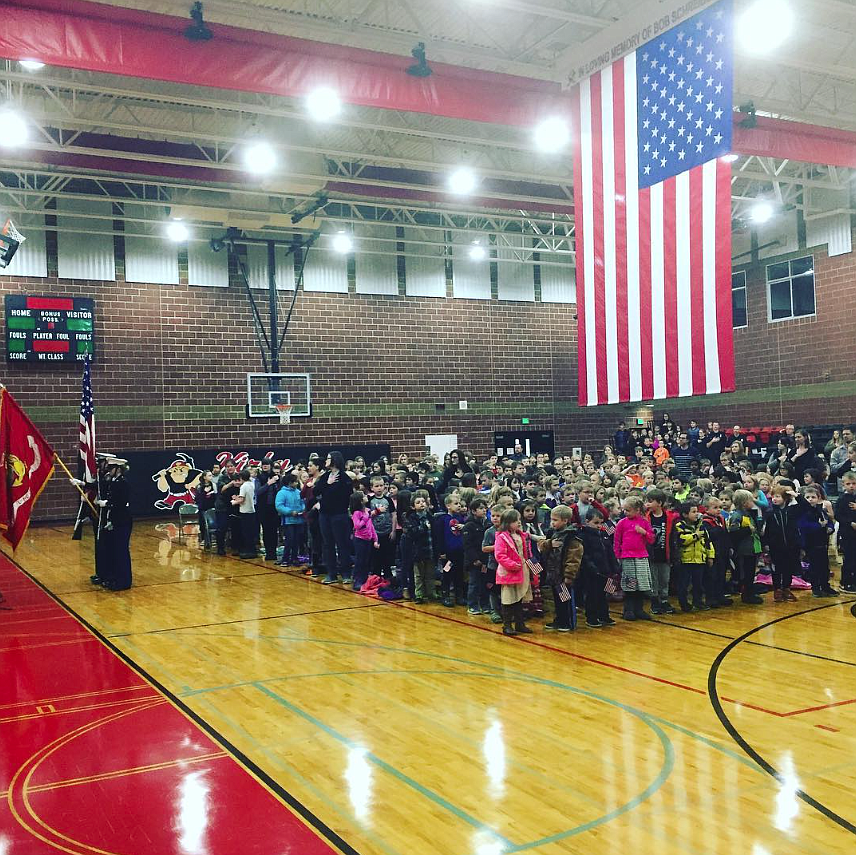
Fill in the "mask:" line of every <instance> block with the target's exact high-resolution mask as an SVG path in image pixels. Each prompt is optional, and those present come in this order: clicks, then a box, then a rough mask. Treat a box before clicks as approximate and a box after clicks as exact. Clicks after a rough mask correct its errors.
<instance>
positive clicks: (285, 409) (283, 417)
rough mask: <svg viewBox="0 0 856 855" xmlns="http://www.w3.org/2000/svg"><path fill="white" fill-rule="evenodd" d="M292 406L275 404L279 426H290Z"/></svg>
mask: <svg viewBox="0 0 856 855" xmlns="http://www.w3.org/2000/svg"><path fill="white" fill-rule="evenodd" d="M291 410H292V404H277V405H276V411H277V412H278V413H279V423H280V424H281V425H290V424H291Z"/></svg>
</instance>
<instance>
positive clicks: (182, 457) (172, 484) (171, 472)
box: [152, 454, 202, 511]
mask: <svg viewBox="0 0 856 855" xmlns="http://www.w3.org/2000/svg"><path fill="white" fill-rule="evenodd" d="M201 477H202V470H201V469H197V468H196V467H195V465H194V463H193V458H192V457H190V456H188V455H187V454H178V455H176V459H175V460H173V462H172V463H170V465H169V466H167V467H166V469H161V470H160V472H155V474H154V475H152V481H154V482H155V483H156V484H157V485H158V490H160V491H161V492H162V493H165V494H166V495H165V496H164V497H163V498H162V499H160V500H158V501H157V502H155V507H156V508H158V509H159V510H161V511H171V510H174V509H175V508H179V507H181V506H182V505H192V504H193V503H194V498H193V491H194V490H195V489H196V487H197V486H199V479H200V478H201Z"/></svg>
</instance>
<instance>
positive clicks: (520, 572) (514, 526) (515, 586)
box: [493, 508, 532, 635]
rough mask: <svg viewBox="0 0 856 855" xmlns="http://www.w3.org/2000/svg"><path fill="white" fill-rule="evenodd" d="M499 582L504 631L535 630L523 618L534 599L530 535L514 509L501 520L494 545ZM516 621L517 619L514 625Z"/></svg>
mask: <svg viewBox="0 0 856 855" xmlns="http://www.w3.org/2000/svg"><path fill="white" fill-rule="evenodd" d="M493 555H494V558H495V559H496V584H497V585H499V586H501V591H502V593H501V602H502V632H503V634H504V635H517V634H518V633H530V632H532V630H531V629H529V627H528V626H526V623H525V622H524V619H523V603H524V602H529V601H530V600H531V599H532V587H531V582H530V578H529V559H530V558H531V557H532V552H531V546H530V544H529V535H528V534H527V533H526V532H525V531H522V530H521V527H520V514H519V513H518V512H517V511H515V510H514V509H513V508H511V509H510V510H507V511H505V512H504V513H503V514H502V516H501V517H500V519H499V526H498V527H497V533H496V546H495V548H494V553H493ZM512 621H513V622H514V623H513V625H512Z"/></svg>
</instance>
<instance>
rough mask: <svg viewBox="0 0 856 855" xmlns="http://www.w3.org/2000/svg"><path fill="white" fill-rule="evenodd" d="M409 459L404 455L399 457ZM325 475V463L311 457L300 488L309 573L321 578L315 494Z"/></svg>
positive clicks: (319, 538)
mask: <svg viewBox="0 0 856 855" xmlns="http://www.w3.org/2000/svg"><path fill="white" fill-rule="evenodd" d="M401 457H405V458H406V457H407V455H406V454H402V455H400V457H399V460H400V459H401ZM323 474H324V461H323V460H322V459H321V458H320V457H310V458H309V462H308V463H307V464H306V475H307V478H306V480H305V481H304V482H303V486H302V487H301V488H300V498H301V499H303V504H304V505H305V506H306V511H305V514H304V516H305V517H306V527H307V530H308V532H309V572H310V573H311V574H312V575H313V576H321V575H323V573H324V558H323V543H324V541H323V539H322V537H321V522H320V519H319V510H320V503H319V501H318V496H317V495H316V494H315V483H316V482H317V481H318V479H319V478H320V477H321V476H322V475H323Z"/></svg>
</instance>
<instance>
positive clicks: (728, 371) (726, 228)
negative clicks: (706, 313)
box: [716, 159, 734, 392]
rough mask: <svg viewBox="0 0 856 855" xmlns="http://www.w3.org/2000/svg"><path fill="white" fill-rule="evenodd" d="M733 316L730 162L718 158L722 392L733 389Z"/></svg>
mask: <svg viewBox="0 0 856 855" xmlns="http://www.w3.org/2000/svg"><path fill="white" fill-rule="evenodd" d="M733 327H734V323H733V321H732V317H731V164H730V163H723V161H722V160H721V159H718V160H717V161H716V332H717V344H718V346H719V377H720V383H721V387H722V389H721V391H723V392H733V391H734V329H733Z"/></svg>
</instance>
